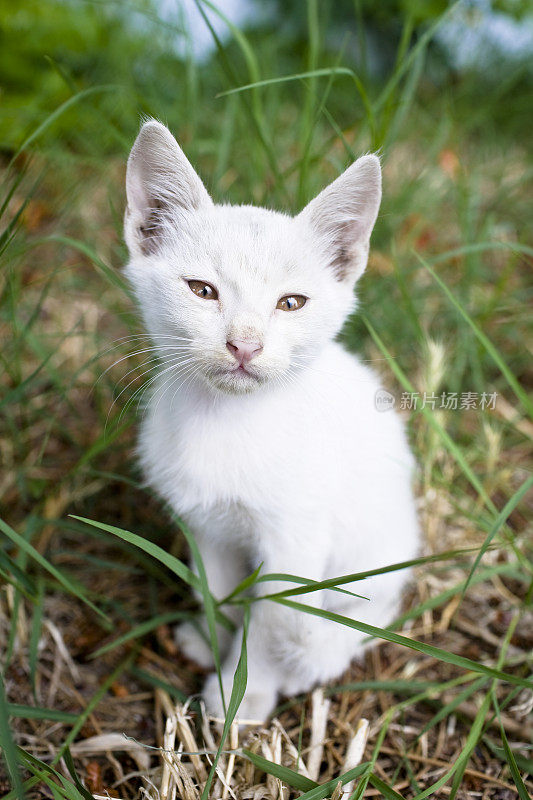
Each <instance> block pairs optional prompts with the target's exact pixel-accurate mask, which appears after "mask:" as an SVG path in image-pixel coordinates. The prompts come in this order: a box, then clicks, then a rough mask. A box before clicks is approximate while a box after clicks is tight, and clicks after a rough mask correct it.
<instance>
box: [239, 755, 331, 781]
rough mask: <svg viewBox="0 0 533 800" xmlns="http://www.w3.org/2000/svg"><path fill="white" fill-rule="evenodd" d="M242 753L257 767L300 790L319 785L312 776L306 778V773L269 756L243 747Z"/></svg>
mask: <svg viewBox="0 0 533 800" xmlns="http://www.w3.org/2000/svg"><path fill="white" fill-rule="evenodd" d="M242 754H243V756H245V757H246V758H247V759H248V761H251V762H252V764H253V765H254V767H257V769H260V770H261V771H262V772H266V773H267V775H273V776H274V777H275V778H279V780H280V781H283V783H286V784H287V786H291V787H292V788H293V789H298V790H299V791H300V792H309V791H311V789H316V787H317V786H318V783H316V781H312V780H311V778H306V777H305V775H300V773H299V772H295V771H294V770H293V769H289V767H284V766H282V765H281V764H276V763H275V762H274V761H269V760H268V759H267V758H263V756H260V755H257V753H252V751H251V750H247V749H246V748H243V750H242Z"/></svg>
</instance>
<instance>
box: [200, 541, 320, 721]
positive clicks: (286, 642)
mask: <svg viewBox="0 0 533 800" xmlns="http://www.w3.org/2000/svg"><path fill="white" fill-rule="evenodd" d="M302 533H303V532H302ZM305 534H306V535H305V536H298V534H297V532H296V531H295V530H294V527H292V530H291V532H290V534H289V532H287V536H286V537H280V538H278V537H276V543H275V546H273V547H272V552H263V553H261V554H260V559H259V560H260V561H263V563H264V568H263V574H266V573H287V574H292V575H299V576H301V577H304V578H310V579H313V580H320V579H321V578H322V576H323V571H324V567H325V562H326V551H327V546H326V540H325V538H317V541H315V542H312V541H310V538H309V529H308V528H307V529H306V531H305ZM295 585H300V584H294V583H291V582H285V581H272V582H268V583H261V584H259V586H260V587H261V589H260V592H261V595H266V594H274V593H275V592H279V591H283V590H286V589H289V588H291V587H293V586H295ZM305 600H306V601H309V604H310V605H314V606H317V607H320V606H321V605H322V600H323V592H313V593H312V594H310V595H306V598H305ZM318 621H319V620H316V618H315V617H312V616H309V615H306V614H302V613H300V612H298V611H295V610H294V609H291V608H288V607H286V606H282V605H280V604H277V603H275V602H273V601H271V600H257V601H256V602H254V604H253V606H252V612H251V617H250V625H249V629H248V638H247V643H246V644H247V662H248V680H247V687H246V693H245V696H244V699H243V701H242V704H241V706H240V708H239V711H238V713H237V717H238V718H239V719H240V720H253V721H260V722H262V721H264V720H265V719H266V717H267V716H268V714H269V713H270V712H271V711H272V709H273V708H274V706H275V703H276V700H277V697H278V695H279V693H280V692H282V691H283V690H284V688H285V686H286V683H287V678H288V674H287V673H288V671H290V672H292V671H294V670H296V671H297V672H298V673H299V674H300V675H302V676H303V682H304V684H306V678H305V674H306V663H305V662H306V657H307V655H309V656H311V655H312V653H311V643H312V639H313V636H314V634H315V632H316V622H318ZM241 643H242V630H241V631H239V632H238V633H237V634H236V636H235V637H234V639H233V642H232V645H231V649H230V652H229V655H228V658H227V659H226V661H225V663H224V665H223V668H222V684H223V688H224V697H225V700H226V705H227V703H228V701H229V698H230V696H231V689H232V686H233V679H234V674H235V668H236V665H237V662H238V660H239V656H240V653H241ZM307 683H309V681H307ZM203 694H204V700H205V703H206V706H207V709H208V711H209V712H210V713H211V714H212V715H213V716H216V717H222V716H223V713H224V712H223V705H222V699H221V696H220V688H219V683H218V676H217V675H210V676H209V678H208V679H207V681H206V685H205V688H204V693H203Z"/></svg>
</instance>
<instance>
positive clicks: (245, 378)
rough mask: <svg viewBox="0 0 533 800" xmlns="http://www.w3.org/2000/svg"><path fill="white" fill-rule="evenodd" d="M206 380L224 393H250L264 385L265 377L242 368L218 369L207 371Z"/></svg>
mask: <svg viewBox="0 0 533 800" xmlns="http://www.w3.org/2000/svg"><path fill="white" fill-rule="evenodd" d="M206 381H207V383H208V384H209V386H210V387H212V388H214V389H216V390H217V391H219V392H223V393H224V394H251V393H252V392H255V391H256V390H257V389H259V388H260V387H261V386H264V384H265V382H266V378H264V377H262V376H260V375H257V374H254V373H252V372H247V371H243V370H224V371H222V370H220V371H216V372H209V373H208V374H207V375H206Z"/></svg>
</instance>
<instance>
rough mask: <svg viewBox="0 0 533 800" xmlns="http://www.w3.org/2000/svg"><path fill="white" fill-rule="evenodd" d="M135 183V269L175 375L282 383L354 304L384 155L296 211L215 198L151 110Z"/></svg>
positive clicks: (131, 233)
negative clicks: (282, 211)
mask: <svg viewBox="0 0 533 800" xmlns="http://www.w3.org/2000/svg"><path fill="white" fill-rule="evenodd" d="M126 187H127V199H128V206H127V210H126V219H125V238H126V242H127V245H128V248H129V253H130V261H129V263H128V265H127V267H126V273H127V276H128V278H129V280H130V281H131V283H132V285H133V287H134V290H135V293H136V295H137V298H138V302H139V304H140V307H141V310H142V313H143V316H144V320H145V323H146V327H147V329H148V332H149V333H150V334H151V336H152V337H153V339H154V344H155V345H156V346H157V347H159V348H160V351H161V354H162V355H163V356H164V357H165V358H164V360H165V362H166V368H168V371H169V375H175V376H178V375H179V376H181V377H182V378H183V380H186V379H187V380H189V379H190V380H196V379H201V380H202V381H204V383H205V384H206V385H208V386H210V387H211V388H212V389H215V390H222V391H224V392H231V393H244V392H250V391H253V390H254V389H256V388H258V387H260V386H263V385H265V384H268V383H270V384H272V385H274V384H282V383H284V382H286V381H287V380H288V379H289V378H290V376H291V374H294V373H296V372H298V371H299V370H301V369H304V368H305V366H306V365H307V364H309V363H310V362H311V361H312V360H313V359H314V358H315V357H316V355H317V354H318V353H319V351H320V350H321V348H322V347H323V346H324V344H325V343H326V342H328V341H329V340H331V339H332V338H334V337H335V335H336V334H337V333H338V331H339V330H340V328H341V326H342V324H343V322H344V320H345V319H346V317H347V315H348V314H349V313H350V312H351V311H352V310H353V307H354V292H353V288H354V284H355V282H356V280H357V279H358V278H359V276H360V275H361V274H362V272H363V271H364V269H365V266H366V262H367V257H368V246H369V239H370V234H371V231H372V228H373V226H374V222H375V220H376V216H377V213H378V208H379V203H380V198H381V172H380V165H379V160H378V158H377V157H376V156H374V155H367V156H363V157H362V158H359V159H358V160H357V161H356V162H355V163H353V164H352V165H351V166H350V167H348V169H347V170H346V171H345V172H344V173H343V174H342V175H341V176H340V177H339V178H337V179H336V180H335V181H333V183H332V184H330V186H328V187H327V188H326V189H324V190H323V191H322V192H321V193H320V194H319V195H318V196H317V197H316V198H315V199H314V200H312V201H311V202H310V203H309V205H307V206H306V208H304V210H303V211H302V212H301V213H300V214H298V216H296V217H294V218H292V217H289V216H287V215H285V214H280V213H277V212H274V211H269V210H267V209H263V208H254V207H252V206H229V205H222V206H221V205H215V204H214V203H213V201H212V200H211V198H210V196H209V194H208V193H207V191H206V189H205V187H204V185H203V183H202V181H201V180H200V178H199V177H198V175H197V174H196V172H195V171H194V169H193V168H192V166H191V165H190V163H189V162H188V161H187V159H186V158H185V156H184V154H183V152H182V150H181V149H180V147H179V146H178V144H177V142H176V140H175V139H174V137H173V136H172V135H171V134H170V132H169V131H168V129H167V128H165V126H164V125H161V124H160V123H159V122H155V121H149V122H146V123H145V124H144V125H143V126H142V128H141V131H140V133H139V136H138V137H137V140H136V142H135V144H134V145H133V149H132V151H131V154H130V157H129V160H128V170H127V177H126ZM176 379H177V378H176Z"/></svg>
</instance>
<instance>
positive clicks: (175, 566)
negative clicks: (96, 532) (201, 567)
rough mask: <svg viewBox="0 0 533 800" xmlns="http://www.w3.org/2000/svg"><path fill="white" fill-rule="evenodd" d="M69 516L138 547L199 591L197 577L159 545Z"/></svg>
mask: <svg viewBox="0 0 533 800" xmlns="http://www.w3.org/2000/svg"><path fill="white" fill-rule="evenodd" d="M70 516H71V517H72V519H77V520H78V521H79V522H85V523H86V524H87V525H92V526H93V528H99V529H100V530H101V531H106V532H107V533H112V534H113V536H118V538H119V539H122V540H123V541H125V542H129V543H130V544H133V545H135V547H138V548H139V549H140V550H144V552H145V553H148V555H150V556H152V557H153V558H155V559H157V561H159V562H160V563H161V564H164V565H165V567H168V569H169V570H170V571H171V572H173V573H174V575H177V577H178V578H181V580H182V581H185V583H187V584H188V585H189V586H192V587H193V589H196V590H197V591H201V585H200V581H199V579H198V576H197V575H195V574H194V572H193V571H192V570H191V569H189V567H188V566H187V565H186V564H184V563H183V561H180V560H179V558H176V556H173V555H171V554H170V553H167V552H166V550H163V548H161V547H159V545H157V544H154V543H153V542H149V541H148V540H147V539H144V538H143V537H142V536H139V535H138V534H137V533H131V531H125V530H123V529H122V528H117V527H115V525H107V524H106V523H105V522H98V521H97V520H95V519H86V518H85V517H77V516H76V515H75V514H71V515H70Z"/></svg>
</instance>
